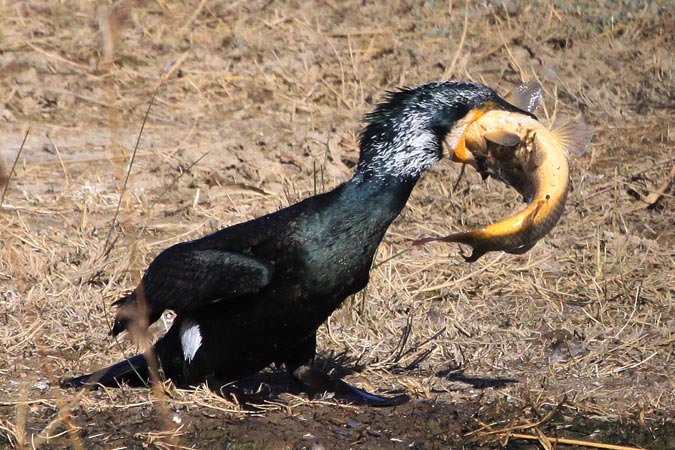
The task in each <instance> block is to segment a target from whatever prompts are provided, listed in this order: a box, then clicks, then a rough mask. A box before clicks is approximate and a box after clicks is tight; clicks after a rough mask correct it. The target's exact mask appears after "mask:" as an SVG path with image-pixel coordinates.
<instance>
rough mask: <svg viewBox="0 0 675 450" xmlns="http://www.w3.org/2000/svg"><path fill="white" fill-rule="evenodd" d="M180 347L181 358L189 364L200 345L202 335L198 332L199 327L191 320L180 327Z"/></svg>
mask: <svg viewBox="0 0 675 450" xmlns="http://www.w3.org/2000/svg"><path fill="white" fill-rule="evenodd" d="M180 345H181V347H183V356H184V357H185V361H187V362H191V361H192V360H193V359H194V357H195V354H196V353H197V350H199V347H201V345H202V335H201V333H200V332H199V325H198V324H197V323H196V322H193V321H192V320H186V321H185V322H183V323H182V324H181V326H180Z"/></svg>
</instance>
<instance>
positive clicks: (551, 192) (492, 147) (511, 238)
mask: <svg viewBox="0 0 675 450" xmlns="http://www.w3.org/2000/svg"><path fill="white" fill-rule="evenodd" d="M591 135H592V133H591V132H590V130H589V129H588V128H587V127H586V126H585V125H584V124H583V123H569V124H566V125H564V126H563V127H560V128H557V129H554V130H549V129H548V128H546V127H545V126H544V125H542V124H541V123H540V122H539V121H537V120H536V119H534V118H533V117H530V116H528V115H525V114H520V113H514V112H509V111H504V110H500V109H492V110H489V111H486V112H484V113H483V114H481V115H480V117H478V118H477V119H476V120H474V121H472V122H471V123H470V124H469V125H468V126H467V127H466V130H465V131H464V134H463V136H462V139H460V141H459V143H460V145H458V146H456V147H455V148H454V149H453V150H454V153H453V160H455V161H457V162H462V163H465V164H469V165H471V166H473V167H474V168H475V169H476V170H478V171H479V172H480V173H481V174H482V175H483V176H484V177H487V176H492V177H493V178H497V179H498V180H500V181H503V182H504V183H506V184H508V185H510V186H513V187H514V188H515V189H516V190H517V191H518V192H519V193H520V194H521V195H522V196H523V197H524V199H525V201H526V202H527V207H526V208H525V209H523V210H522V211H520V212H518V213H517V214H515V215H514V216H512V217H510V218H508V219H505V220H502V221H500V222H497V223H494V224H491V225H488V226H485V227H482V228H480V229H477V230H472V231H462V232H458V233H452V234H450V235H448V236H445V237H437V238H425V239H420V240H418V241H415V244H416V245H419V244H424V243H426V242H430V241H437V240H441V241H445V242H458V243H461V244H466V245H469V246H471V247H472V249H473V252H472V253H471V255H470V256H464V255H462V256H464V259H465V260H466V261H467V262H473V261H476V260H478V258H480V257H481V256H482V255H484V254H485V253H487V252H490V251H504V252H507V253H514V254H521V253H524V252H526V251H528V250H529V249H531V248H532V247H533V246H534V245H535V244H536V243H537V241H539V240H540V239H541V238H542V237H544V236H545V235H546V234H547V233H548V232H549V231H551V229H553V227H554V226H555V225H556V224H557V223H558V221H559V220H560V217H561V216H562V213H563V211H564V209H565V202H566V200H567V192H568V189H569V165H568V161H567V155H566V154H567V153H579V152H583V150H584V149H585V148H586V146H587V145H588V143H589V142H590V137H591Z"/></svg>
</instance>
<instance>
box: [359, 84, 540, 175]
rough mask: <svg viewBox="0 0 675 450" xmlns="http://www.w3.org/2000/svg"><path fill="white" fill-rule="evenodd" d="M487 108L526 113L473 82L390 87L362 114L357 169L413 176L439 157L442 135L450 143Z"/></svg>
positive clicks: (455, 142) (372, 172)
mask: <svg viewBox="0 0 675 450" xmlns="http://www.w3.org/2000/svg"><path fill="white" fill-rule="evenodd" d="M492 108H501V109H506V110H508V111H514V112H520V113H523V114H529V113H528V112H525V111H522V110H520V109H518V108H516V107H515V106H513V105H511V104H509V103H508V102H506V101H505V100H504V99H502V98H501V97H500V96H499V95H497V93H496V92H495V91H494V90H492V89H490V88H489V87H487V86H485V85H482V84H479V83H473V82H459V81H440V82H435V83H427V84H422V85H419V86H415V87H411V88H405V89H401V90H398V91H395V92H390V93H388V95H387V96H386V98H385V99H384V100H383V101H382V102H381V103H380V104H379V105H378V106H377V107H376V108H375V110H374V111H373V112H371V113H369V114H368V115H366V117H365V121H366V123H367V126H366V127H365V128H364V130H363V131H362V132H361V137H360V142H359V143H360V147H361V157H360V159H359V164H358V168H357V171H358V172H360V173H362V174H364V176H366V177H395V178H398V179H412V180H415V179H417V178H418V177H419V176H420V175H421V174H422V172H423V171H424V170H426V169H428V168H429V167H431V166H432V165H433V164H434V163H435V162H437V161H438V160H440V159H441V158H442V157H443V148H442V143H443V141H444V140H445V139H446V138H447V141H448V145H449V146H450V147H451V148H454V146H455V145H457V143H458V142H459V140H460V139H461V137H462V135H463V133H464V130H465V129H466V127H467V126H468V125H469V124H470V123H471V122H472V121H473V120H476V119H477V118H478V117H480V116H481V115H482V114H483V113H484V112H485V111H488V110H490V109H492Z"/></svg>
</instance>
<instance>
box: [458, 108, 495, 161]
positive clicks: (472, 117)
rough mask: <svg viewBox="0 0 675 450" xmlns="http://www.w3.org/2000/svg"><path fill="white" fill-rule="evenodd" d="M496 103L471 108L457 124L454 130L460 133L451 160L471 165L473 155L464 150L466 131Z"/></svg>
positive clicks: (466, 149)
mask: <svg viewBox="0 0 675 450" xmlns="http://www.w3.org/2000/svg"><path fill="white" fill-rule="evenodd" d="M496 106H497V103H495V102H492V101H489V102H485V103H483V105H482V106H481V107H480V108H473V109H472V110H471V111H469V112H468V113H467V115H466V116H464V117H463V118H462V119H460V120H459V121H458V122H457V125H456V130H458V132H459V133H460V134H459V136H458V137H457V138H456V143H455V144H454V147H453V148H452V160H453V161H455V162H461V163H464V164H471V163H472V162H473V161H474V157H473V154H472V153H471V151H470V150H469V149H468V148H466V136H465V135H466V130H467V129H468V128H469V127H470V126H471V124H472V123H474V122H475V121H476V120H478V119H480V118H481V117H482V116H483V115H484V114H485V113H486V112H488V111H490V110H492V109H494V108H495V107H496Z"/></svg>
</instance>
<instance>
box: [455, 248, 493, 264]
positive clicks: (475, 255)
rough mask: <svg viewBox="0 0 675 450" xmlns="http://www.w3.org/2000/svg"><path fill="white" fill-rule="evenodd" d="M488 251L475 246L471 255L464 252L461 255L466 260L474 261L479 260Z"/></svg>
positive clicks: (468, 261)
mask: <svg viewBox="0 0 675 450" xmlns="http://www.w3.org/2000/svg"><path fill="white" fill-rule="evenodd" d="M486 253H487V251H486V250H483V249H479V248H476V247H474V248H473V250H472V251H471V254H470V255H469V256H467V255H465V254H464V253H460V254H459V255H460V256H461V257H462V258H464V262H467V263H472V262H476V261H478V259H479V258H480V257H481V256H483V255H484V254H486Z"/></svg>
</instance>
